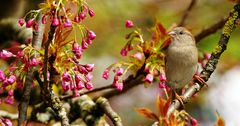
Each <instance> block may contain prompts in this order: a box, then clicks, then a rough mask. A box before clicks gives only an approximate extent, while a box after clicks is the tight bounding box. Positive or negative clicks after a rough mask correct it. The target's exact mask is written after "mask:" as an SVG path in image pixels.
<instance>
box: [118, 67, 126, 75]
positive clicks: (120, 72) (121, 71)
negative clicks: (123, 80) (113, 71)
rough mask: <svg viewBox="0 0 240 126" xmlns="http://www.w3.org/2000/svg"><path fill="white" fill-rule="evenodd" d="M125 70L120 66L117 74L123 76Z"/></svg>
mask: <svg viewBox="0 0 240 126" xmlns="http://www.w3.org/2000/svg"><path fill="white" fill-rule="evenodd" d="M123 72H124V70H123V68H121V67H120V68H119V69H118V70H117V76H121V75H122V74H123Z"/></svg>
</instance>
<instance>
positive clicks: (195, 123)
mask: <svg viewBox="0 0 240 126" xmlns="http://www.w3.org/2000/svg"><path fill="white" fill-rule="evenodd" d="M191 124H192V126H197V125H198V122H197V120H196V119H194V118H191Z"/></svg>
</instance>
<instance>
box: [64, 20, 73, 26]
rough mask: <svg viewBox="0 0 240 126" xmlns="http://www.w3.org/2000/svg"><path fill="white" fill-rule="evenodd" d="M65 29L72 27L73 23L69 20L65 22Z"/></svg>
mask: <svg viewBox="0 0 240 126" xmlns="http://www.w3.org/2000/svg"><path fill="white" fill-rule="evenodd" d="M64 27H65V28H67V27H72V21H71V20H70V19H69V18H67V19H66V21H65V22H64Z"/></svg>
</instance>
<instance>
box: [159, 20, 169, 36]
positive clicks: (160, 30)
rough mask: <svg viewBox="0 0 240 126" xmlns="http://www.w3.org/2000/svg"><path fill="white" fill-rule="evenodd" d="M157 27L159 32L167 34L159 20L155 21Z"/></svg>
mask: <svg viewBox="0 0 240 126" xmlns="http://www.w3.org/2000/svg"><path fill="white" fill-rule="evenodd" d="M157 29H158V31H159V32H160V33H162V35H163V36H165V35H167V30H166V29H165V28H164V26H163V25H162V24H161V23H160V22H158V23H157Z"/></svg>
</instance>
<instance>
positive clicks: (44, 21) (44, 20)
mask: <svg viewBox="0 0 240 126" xmlns="http://www.w3.org/2000/svg"><path fill="white" fill-rule="evenodd" d="M46 23H47V20H46V15H43V17H42V24H46Z"/></svg>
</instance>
